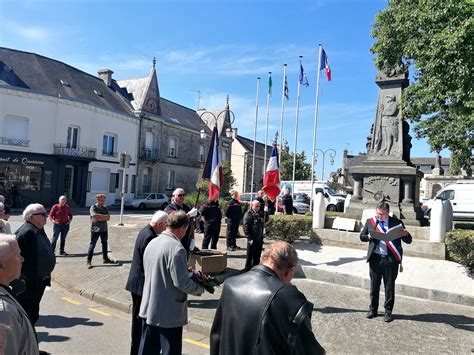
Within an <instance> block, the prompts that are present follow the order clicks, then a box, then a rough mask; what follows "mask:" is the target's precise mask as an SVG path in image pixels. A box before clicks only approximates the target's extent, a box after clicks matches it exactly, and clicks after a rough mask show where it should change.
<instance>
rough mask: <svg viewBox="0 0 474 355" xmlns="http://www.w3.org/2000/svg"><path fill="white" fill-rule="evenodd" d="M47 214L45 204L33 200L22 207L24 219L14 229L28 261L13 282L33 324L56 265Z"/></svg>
mask: <svg viewBox="0 0 474 355" xmlns="http://www.w3.org/2000/svg"><path fill="white" fill-rule="evenodd" d="M47 216H48V212H46V209H45V208H44V207H43V205H40V204H39V203H32V204H30V205H28V206H26V208H25V210H24V211H23V218H24V220H25V223H24V224H23V225H22V226H21V227H20V228H18V230H17V231H16V232H15V234H16V239H17V241H18V246H19V247H20V250H21V256H23V258H24V259H25V261H23V265H22V267H21V276H20V278H19V279H17V280H15V281H13V283H12V285H11V286H12V290H13V293H15V294H16V295H17V296H16V297H17V300H18V302H19V303H20V304H21V305H22V306H23V308H24V309H25V311H26V313H27V314H28V317H30V320H31V323H32V324H33V325H34V324H36V322H37V321H38V319H39V306H40V302H41V298H42V297H43V293H44V290H45V288H46V286H50V285H51V273H52V272H53V269H54V266H55V265H56V258H55V256H54V251H53V248H52V246H51V243H50V242H49V239H48V237H47V236H46V233H45V231H44V226H45V225H46V220H47Z"/></svg>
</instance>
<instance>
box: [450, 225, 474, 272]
mask: <svg viewBox="0 0 474 355" xmlns="http://www.w3.org/2000/svg"><path fill="white" fill-rule="evenodd" d="M445 244H446V249H447V252H448V259H449V260H452V261H455V262H457V263H459V264H462V265H464V266H465V267H466V268H467V270H468V272H469V274H471V275H472V274H474V231H472V230H462V229H458V230H453V231H450V232H448V233H446V239H445Z"/></svg>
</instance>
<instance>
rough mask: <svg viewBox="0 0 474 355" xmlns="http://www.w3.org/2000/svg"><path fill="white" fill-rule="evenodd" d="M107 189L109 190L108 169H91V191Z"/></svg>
mask: <svg viewBox="0 0 474 355" xmlns="http://www.w3.org/2000/svg"><path fill="white" fill-rule="evenodd" d="M114 186H115V185H114ZM108 190H109V171H108V170H101V169H94V170H92V176H91V191H94V192H105V191H108Z"/></svg>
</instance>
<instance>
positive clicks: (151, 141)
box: [145, 131, 155, 149]
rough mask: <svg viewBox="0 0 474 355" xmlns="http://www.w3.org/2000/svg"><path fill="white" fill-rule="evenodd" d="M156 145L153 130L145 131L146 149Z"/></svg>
mask: <svg viewBox="0 0 474 355" xmlns="http://www.w3.org/2000/svg"><path fill="white" fill-rule="evenodd" d="M154 147H155V135H154V134H153V132H149V131H148V132H146V133H145V149H153V148H154Z"/></svg>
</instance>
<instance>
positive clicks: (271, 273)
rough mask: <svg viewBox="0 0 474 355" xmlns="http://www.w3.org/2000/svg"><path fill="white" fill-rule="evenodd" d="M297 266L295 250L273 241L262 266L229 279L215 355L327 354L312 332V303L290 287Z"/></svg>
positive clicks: (216, 326)
mask: <svg viewBox="0 0 474 355" xmlns="http://www.w3.org/2000/svg"><path fill="white" fill-rule="evenodd" d="M297 262H298V255H297V253H296V250H295V248H294V247H293V246H291V245H290V244H288V243H286V242H283V241H278V242H274V243H272V244H271V245H270V246H269V247H268V248H266V250H265V252H264V253H263V255H262V258H261V263H260V265H257V266H255V267H253V268H252V270H250V271H249V272H246V273H244V274H241V275H239V276H235V277H231V278H228V279H227V280H226V282H225V284H224V288H223V290H222V295H221V299H220V301H219V305H218V306H217V310H216V315H215V317H214V322H213V324H212V328H211V336H210V340H211V344H210V345H211V355H218V354H225V355H266V354H268V355H270V354H282V355H283V354H285V355H286V354H324V349H323V348H322V347H321V345H320V344H319V343H318V342H317V340H316V338H315V337H314V334H313V332H312V330H311V314H312V312H313V304H312V303H310V302H308V301H307V300H306V297H305V296H304V295H303V294H302V293H301V292H300V291H298V289H297V288H296V286H294V285H291V284H290V282H291V279H292V278H293V276H294V274H295V270H296V265H297ZM248 295H252V297H248Z"/></svg>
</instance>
